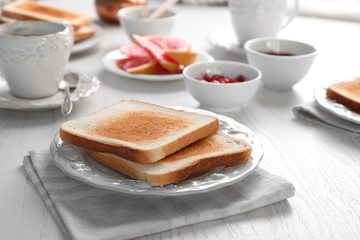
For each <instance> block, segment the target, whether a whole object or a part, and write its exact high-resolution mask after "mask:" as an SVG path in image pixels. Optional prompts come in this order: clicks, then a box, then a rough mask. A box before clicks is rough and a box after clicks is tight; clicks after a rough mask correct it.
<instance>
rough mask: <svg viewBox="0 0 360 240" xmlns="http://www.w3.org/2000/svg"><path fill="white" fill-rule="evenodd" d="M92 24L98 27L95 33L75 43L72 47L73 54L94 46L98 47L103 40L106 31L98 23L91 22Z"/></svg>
mask: <svg viewBox="0 0 360 240" xmlns="http://www.w3.org/2000/svg"><path fill="white" fill-rule="evenodd" d="M91 26H92V27H95V29H96V33H95V35H94V36H92V37H90V38H87V39H84V40H82V41H79V42H77V43H75V44H74V46H73V47H72V48H71V54H77V53H80V52H84V51H87V50H89V49H91V48H93V47H96V46H97V45H98V44H99V43H100V42H101V40H102V39H103V37H104V31H103V30H102V28H101V27H100V26H99V25H97V24H94V23H93V24H91Z"/></svg>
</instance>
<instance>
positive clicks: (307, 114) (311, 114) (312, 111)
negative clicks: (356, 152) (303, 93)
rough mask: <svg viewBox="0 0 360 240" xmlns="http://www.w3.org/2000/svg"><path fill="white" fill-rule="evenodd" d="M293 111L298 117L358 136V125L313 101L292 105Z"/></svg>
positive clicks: (359, 132)
mask: <svg viewBox="0 0 360 240" xmlns="http://www.w3.org/2000/svg"><path fill="white" fill-rule="evenodd" d="M292 110H293V113H294V115H295V116H296V117H298V118H300V119H305V120H308V121H311V122H315V123H318V124H320V125H323V126H326V127H328V128H331V129H333V130H335V131H338V132H342V133H346V134H351V135H353V136H356V137H358V136H360V125H359V124H356V123H352V122H350V121H347V120H344V119H342V118H340V117H337V116H335V115H333V114H331V113H329V112H328V111H326V110H325V109H322V108H321V107H320V106H319V105H318V104H317V103H316V102H315V101H312V102H308V103H302V104H299V105H297V106H295V107H293V109H292Z"/></svg>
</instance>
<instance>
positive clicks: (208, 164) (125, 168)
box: [86, 139, 252, 186]
mask: <svg viewBox="0 0 360 240" xmlns="http://www.w3.org/2000/svg"><path fill="white" fill-rule="evenodd" d="M235 140H236V141H237V142H242V143H243V144H244V145H245V146H247V147H246V148H245V149H244V151H241V152H233V153H228V154H223V155H221V156H214V157H207V158H202V159H200V160H198V161H197V162H196V163H195V164H193V165H189V166H186V167H185V168H183V169H180V170H178V169H176V170H174V171H170V172H168V173H166V174H163V175H148V174H144V173H142V172H141V171H139V170H138V169H137V168H136V167H135V166H133V165H131V164H128V163H127V162H126V161H119V159H118V158H117V157H116V156H114V155H111V154H107V153H102V152H96V151H91V150H86V153H87V154H88V155H89V156H90V157H91V158H93V159H94V160H96V161H98V162H100V163H102V164H103V165H105V166H107V167H110V168H112V169H114V170H116V171H119V172H121V173H123V174H125V175H127V176H130V177H131V178H134V179H137V180H141V181H145V182H148V183H149V184H150V185H153V186H163V185H167V184H171V183H177V182H180V181H183V180H185V179H187V178H188V177H189V176H192V175H194V174H196V173H203V172H206V171H209V170H212V169H215V168H217V167H228V166H234V165H236V164H239V163H242V162H245V161H247V160H248V159H249V158H250V156H251V152H252V148H251V146H250V145H249V144H248V143H246V142H245V141H243V140H239V139H235ZM199 141H201V140H199ZM199 141H198V142H199ZM196 144H197V142H195V143H193V145H194V146H197V145H196ZM186 148H187V147H185V148H184V150H185V151H186ZM176 154H177V153H173V154H172V155H171V156H174V155H176ZM160 161H167V158H164V159H163V160H160Z"/></svg>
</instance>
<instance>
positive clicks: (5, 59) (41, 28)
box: [0, 21, 73, 98]
mask: <svg viewBox="0 0 360 240" xmlns="http://www.w3.org/2000/svg"><path fill="white" fill-rule="evenodd" d="M72 44H73V29H72V26H71V25H70V24H68V23H49V22H41V21H18V22H13V23H8V24H3V25H1V26H0V71H1V73H2V75H3V77H4V78H5V80H6V82H7V84H8V86H9V90H10V92H11V93H12V94H13V95H14V96H17V97H21V98H42V97H48V96H51V95H53V94H55V93H56V92H57V91H58V87H59V81H60V80H61V78H62V77H63V75H64V71H65V68H66V66H67V64H68V61H69V57H70V51H71V47H72Z"/></svg>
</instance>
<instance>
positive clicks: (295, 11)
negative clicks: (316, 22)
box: [281, 0, 299, 28]
mask: <svg viewBox="0 0 360 240" xmlns="http://www.w3.org/2000/svg"><path fill="white" fill-rule="evenodd" d="M293 1H294V8H293V9H292V10H291V11H289V13H288V14H287V19H286V21H285V23H284V24H283V25H282V26H281V28H284V27H286V26H287V25H288V24H289V23H290V22H291V21H292V20H293V19H294V17H295V16H296V15H297V14H298V12H299V0H293Z"/></svg>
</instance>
